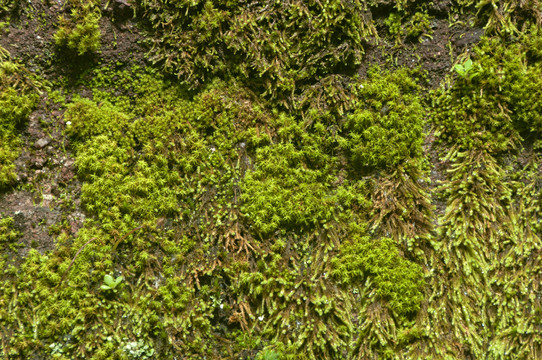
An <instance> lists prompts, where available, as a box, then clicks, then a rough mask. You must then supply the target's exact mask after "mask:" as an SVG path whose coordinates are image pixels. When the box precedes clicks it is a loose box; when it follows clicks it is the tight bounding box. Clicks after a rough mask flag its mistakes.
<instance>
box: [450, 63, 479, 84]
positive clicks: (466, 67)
mask: <svg viewBox="0 0 542 360" xmlns="http://www.w3.org/2000/svg"><path fill="white" fill-rule="evenodd" d="M472 64H473V63H472V60H471V59H470V58H469V59H467V60H466V61H465V62H464V63H462V64H455V66H454V70H455V72H456V73H457V74H458V75H459V76H460V77H462V78H464V79H467V80H471V79H473V78H474V77H476V76H477V75H478V73H477V72H475V71H474V70H473V65H472Z"/></svg>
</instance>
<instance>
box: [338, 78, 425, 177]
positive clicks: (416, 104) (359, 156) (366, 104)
mask: <svg viewBox="0 0 542 360" xmlns="http://www.w3.org/2000/svg"><path fill="white" fill-rule="evenodd" d="M418 90H419V87H418V85H417V84H416V82H415V80H414V79H413V78H412V77H411V76H410V74H409V72H408V70H405V69H403V70H398V71H396V72H382V71H381V70H380V69H379V68H373V69H372V70H371V71H370V72H369V73H368V79H367V81H359V82H358V83H357V84H356V88H355V89H354V93H355V95H356V96H357V101H356V102H355V104H354V106H353V111H352V114H350V115H349V116H348V120H347V122H346V123H345V124H344V129H343V138H342V139H341V140H340V144H341V147H342V148H343V149H345V150H347V151H348V153H349V154H350V157H351V161H352V164H353V165H354V166H356V167H371V168H374V167H379V168H381V167H392V166H395V165H398V164H401V163H404V162H405V161H406V160H407V159H409V158H416V157H418V156H420V154H421V145H422V142H423V124H424V112H423V107H422V105H421V103H420V98H419V96H417V95H416V92H417V91H418Z"/></svg>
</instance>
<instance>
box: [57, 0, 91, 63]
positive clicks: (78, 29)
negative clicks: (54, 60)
mask: <svg viewBox="0 0 542 360" xmlns="http://www.w3.org/2000/svg"><path fill="white" fill-rule="evenodd" d="M68 4H69V6H71V12H70V17H69V19H68V18H66V17H65V16H64V15H62V16H60V17H59V19H58V30H57V31H56V33H55V35H54V39H55V43H56V45H57V46H59V47H64V48H67V49H69V50H71V51H74V52H76V53H77V55H83V54H86V53H92V52H96V51H98V50H99V49H100V39H101V33H100V26H99V21H100V18H101V17H102V15H101V13H100V9H99V3H97V2H96V1H94V0H70V1H69V2H68Z"/></svg>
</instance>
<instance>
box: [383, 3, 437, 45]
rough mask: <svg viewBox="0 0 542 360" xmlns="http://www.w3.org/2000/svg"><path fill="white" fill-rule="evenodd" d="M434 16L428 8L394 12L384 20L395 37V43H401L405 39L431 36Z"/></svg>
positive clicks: (421, 39)
mask: <svg viewBox="0 0 542 360" xmlns="http://www.w3.org/2000/svg"><path fill="white" fill-rule="evenodd" d="M431 20H432V17H431V16H429V14H427V11H426V10H420V11H416V12H414V13H413V14H411V13H410V12H406V13H405V12H392V13H391V14H390V15H389V16H388V18H387V19H386V20H385V21H384V24H385V25H386V26H387V27H388V32H389V34H390V35H392V36H393V37H395V43H396V44H400V43H401V42H402V41H403V40H404V39H408V40H417V41H419V42H422V41H423V40H424V39H427V38H431V34H432V33H433V30H432V29H431Z"/></svg>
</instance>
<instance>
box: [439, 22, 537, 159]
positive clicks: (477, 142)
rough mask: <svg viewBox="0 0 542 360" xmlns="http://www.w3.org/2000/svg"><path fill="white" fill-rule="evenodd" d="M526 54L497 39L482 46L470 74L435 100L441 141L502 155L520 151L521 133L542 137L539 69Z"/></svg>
mask: <svg viewBox="0 0 542 360" xmlns="http://www.w3.org/2000/svg"><path fill="white" fill-rule="evenodd" d="M538 36H539V35H538V33H537V32H534V33H532V35H530V36H528V38H529V39H531V41H535V40H534V39H536V38H537V37H538ZM528 46H529V45H527V47H528ZM527 51H528V50H527V49H526V46H525V45H523V44H517V43H516V44H504V43H502V42H501V41H500V40H498V39H485V40H484V41H482V42H481V44H480V45H479V46H478V47H477V48H476V49H475V55H474V56H473V58H474V59H472V65H471V67H470V70H469V74H465V75H463V76H460V77H458V78H457V79H456V81H455V83H454V84H453V86H452V87H451V88H450V89H448V90H442V91H441V92H440V95H439V96H438V97H436V101H435V103H434V107H435V110H436V111H435V115H434V122H435V124H436V126H437V128H438V129H439V132H440V136H441V138H442V139H444V140H448V141H453V142H456V141H457V142H458V143H460V144H461V147H462V148H464V149H472V148H485V149H488V150H489V151H492V152H498V151H504V150H506V149H510V148H513V147H516V146H517V145H518V143H519V141H520V135H521V134H523V135H528V134H539V133H540V131H541V127H540V124H541V123H542V120H541V116H542V105H541V103H540V98H541V97H540V96H538V94H540V91H541V90H540V89H541V88H542V86H541V83H540V81H539V79H540V66H539V63H538V62H537V61H536V60H535V59H533V60H531V61H528V60H527V59H526V55H525V54H526V52H527Z"/></svg>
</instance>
